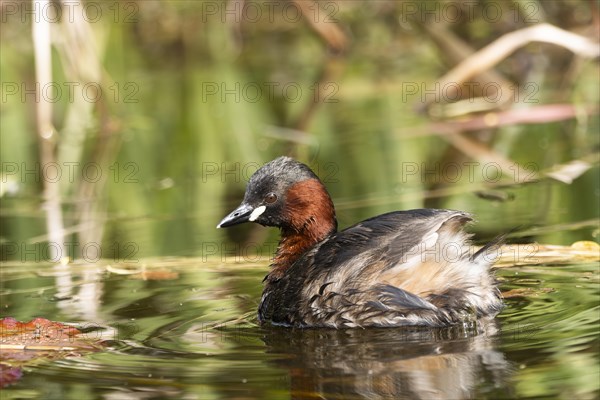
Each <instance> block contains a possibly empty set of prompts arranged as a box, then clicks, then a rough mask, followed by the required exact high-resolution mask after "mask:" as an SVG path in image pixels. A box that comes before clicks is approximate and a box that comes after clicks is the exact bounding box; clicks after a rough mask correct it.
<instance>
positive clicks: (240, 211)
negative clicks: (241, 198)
mask: <svg viewBox="0 0 600 400" xmlns="http://www.w3.org/2000/svg"><path fill="white" fill-rule="evenodd" d="M253 211H254V207H252V206H251V205H249V204H246V203H242V204H240V206H239V207H238V208H236V209H235V210H233V211H232V212H231V213H230V214H229V215H228V216H226V217H225V218H223V220H222V221H221V222H219V225H217V228H227V227H228V226H233V225H237V224H242V223H244V222H248V221H254V219H250V217H251V216H252V212H253Z"/></svg>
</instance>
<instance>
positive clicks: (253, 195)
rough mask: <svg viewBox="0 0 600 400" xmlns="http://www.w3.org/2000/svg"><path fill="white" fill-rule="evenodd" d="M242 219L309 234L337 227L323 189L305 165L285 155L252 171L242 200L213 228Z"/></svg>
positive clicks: (223, 226)
mask: <svg viewBox="0 0 600 400" xmlns="http://www.w3.org/2000/svg"><path fill="white" fill-rule="evenodd" d="M244 222H256V223H258V224H261V225H264V226H276V227H279V228H282V230H291V231H295V232H303V231H305V230H306V231H308V232H307V233H309V234H310V233H311V232H313V231H314V232H317V231H318V232H319V233H320V235H323V234H324V232H325V231H326V232H327V234H329V233H332V232H334V231H335V230H336V229H337V222H336V219H335V211H334V209H333V203H332V201H331V198H330V196H329V193H327V189H325V186H324V185H323V183H321V181H320V180H319V178H318V177H317V175H315V173H314V172H312V171H311V169H310V168H309V167H307V166H306V165H304V164H302V163H300V162H298V161H295V160H293V159H291V158H289V157H279V158H277V159H275V160H273V161H270V162H268V163H267V164H265V165H264V166H262V167H261V168H260V169H259V170H258V171H256V172H255V173H254V174H253V175H252V177H251V178H250V181H249V182H248V186H247V187H246V194H245V195H244V200H243V201H242V204H240V206H239V207H238V208H236V209H235V210H233V211H232V212H231V213H230V214H229V215H227V216H226V217H225V218H223V220H222V221H221V222H220V223H219V225H217V228H225V227H229V226H233V225H237V224H241V223H244ZM320 239H322V238H320Z"/></svg>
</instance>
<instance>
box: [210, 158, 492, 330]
mask: <svg viewBox="0 0 600 400" xmlns="http://www.w3.org/2000/svg"><path fill="white" fill-rule="evenodd" d="M248 221H250V222H257V223H259V224H261V225H264V226H276V227H279V228H280V230H281V240H280V242H279V247H278V248H277V252H276V253H275V256H274V259H273V263H272V265H271V266H272V269H271V271H270V272H269V274H268V275H267V276H266V277H265V279H264V281H265V288H264V291H263V295H262V299H261V302H260V306H259V311H258V317H259V320H260V322H261V323H271V324H274V325H288V326H297V327H334V328H349V327H367V326H380V327H383V326H404V325H424V326H447V325H452V324H456V323H461V322H464V321H467V320H473V319H476V318H478V317H486V316H487V317H493V316H494V315H496V314H497V313H498V312H499V311H500V309H501V308H502V300H501V298H500V293H499V291H498V289H497V288H496V286H495V281H494V278H493V277H492V275H491V273H490V267H491V265H492V264H493V260H491V257H489V254H487V253H486V250H487V249H489V248H490V247H491V244H489V245H487V246H484V248H483V249H481V250H479V251H478V252H476V253H474V254H471V253H470V245H469V242H468V235H467V234H466V233H465V232H464V231H463V230H462V227H463V226H464V225H465V224H466V223H467V222H469V221H471V217H470V216H469V214H467V213H464V212H461V211H452V210H435V209H420V210H409V211H396V212H390V213H387V214H383V215H379V216H377V217H373V218H370V219H367V220H365V221H362V222H359V223H358V224H356V225H353V226H351V227H350V228H347V229H345V230H343V231H341V232H337V220H336V217H335V210H334V207H333V203H332V201H331V197H330V196H329V193H328V192H327V189H325V186H324V185H323V183H322V182H321V181H320V180H319V178H318V177H317V176H316V175H315V174H314V173H313V172H312V171H311V170H310V168H309V167H307V166H306V165H304V164H302V163H300V162H298V161H295V160H293V159H291V158H289V157H280V158H277V159H275V160H273V161H271V162H269V163H267V164H265V165H264V166H263V167H261V168H260V169H259V170H258V171H256V172H255V173H254V175H252V177H251V178H250V181H249V182H248V186H247V188H246V194H245V195H244V200H243V201H242V204H241V205H240V206H239V207H238V208H236V209H235V210H234V211H233V212H231V214H229V215H228V216H226V217H225V218H224V219H223V220H222V221H221V223H220V224H219V225H218V226H217V227H218V228H224V227H228V226H232V225H236V224H240V223H243V222H248ZM486 254H487V255H488V257H486Z"/></svg>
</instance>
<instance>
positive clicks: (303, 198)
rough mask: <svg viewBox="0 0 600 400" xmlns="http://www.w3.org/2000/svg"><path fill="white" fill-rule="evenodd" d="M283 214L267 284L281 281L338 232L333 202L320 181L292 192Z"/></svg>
mask: <svg viewBox="0 0 600 400" xmlns="http://www.w3.org/2000/svg"><path fill="white" fill-rule="evenodd" d="M283 214H284V215H283V219H284V221H285V223H284V224H282V226H281V240H280V241H279V247H278V248H277V252H276V253H275V257H274V259H273V263H272V264H271V266H272V267H273V268H272V270H271V272H270V273H269V275H267V277H266V280H267V282H272V281H276V280H278V279H280V278H281V277H282V276H283V275H284V273H285V271H286V270H287V269H288V268H289V267H290V266H292V264H293V263H294V262H295V261H296V260H297V259H298V258H300V256H302V254H304V253H305V252H306V251H307V250H309V249H310V248H311V247H312V246H314V245H315V244H317V243H319V242H321V241H323V240H325V239H326V238H327V237H329V236H330V235H332V234H333V233H335V232H336V231H337V221H336V218H335V209H334V208H333V202H332V201H331V197H330V196H329V193H327V190H326V189H325V186H323V184H322V183H321V182H320V181H319V180H317V179H308V180H305V181H302V182H298V183H296V184H294V185H293V186H292V187H290V188H289V189H288V191H287V195H286V202H285V206H284V209H283Z"/></svg>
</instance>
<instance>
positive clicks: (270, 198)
mask: <svg viewBox="0 0 600 400" xmlns="http://www.w3.org/2000/svg"><path fill="white" fill-rule="evenodd" d="M276 201H277V195H276V194H275V193H269V194H268V195H266V196H265V203H267V204H273V203H275V202H276Z"/></svg>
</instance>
